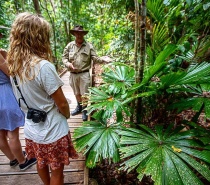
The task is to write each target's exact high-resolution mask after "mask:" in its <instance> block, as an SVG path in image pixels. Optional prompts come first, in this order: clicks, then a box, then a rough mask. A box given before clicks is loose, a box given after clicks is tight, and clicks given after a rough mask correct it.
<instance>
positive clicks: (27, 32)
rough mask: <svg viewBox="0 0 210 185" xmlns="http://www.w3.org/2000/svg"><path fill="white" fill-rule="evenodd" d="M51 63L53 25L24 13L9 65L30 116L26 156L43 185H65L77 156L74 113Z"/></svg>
mask: <svg viewBox="0 0 210 185" xmlns="http://www.w3.org/2000/svg"><path fill="white" fill-rule="evenodd" d="M51 59H52V52H51V48H50V25H49V23H48V22H47V21H46V20H45V19H44V18H42V17H40V16H38V15H35V14H31V13H27V12H24V13H20V14H19V15H18V16H17V17H16V19H15V20H14V22H13V24H12V28H11V33H10V46H9V50H8V58H7V60H8V66H9V72H10V74H11V76H13V77H15V78H14V81H15V80H16V84H15V83H14V82H13V86H14V92H15V95H16V97H17V99H19V102H20V104H21V107H22V109H23V110H24V112H25V114H26V119H25V126H24V134H25V138H26V152H27V154H28V158H33V157H36V158H37V171H38V174H39V176H40V178H41V180H42V181H43V183H44V184H45V185H61V184H63V170H64V165H68V164H69V163H70V161H69V158H77V157H78V155H77V154H76V151H75V149H74V147H73V145H72V140H71V136H70V132H69V127H68V123H67V119H68V118H69V117H70V112H69V105H68V102H67V100H66V98H65V96H64V94H63V91H62V88H61V87H62V85H63V84H64V83H63V82H62V80H61V79H60V77H59V76H58V74H57V72H56V69H55V67H54V65H53V64H51V63H50V61H51ZM15 86H17V87H18V88H15ZM50 170H51V175H50Z"/></svg>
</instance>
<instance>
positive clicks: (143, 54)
mask: <svg viewBox="0 0 210 185" xmlns="http://www.w3.org/2000/svg"><path fill="white" fill-rule="evenodd" d="M140 35H141V39H140V67H139V78H138V79H139V82H141V81H142V79H143V74H144V64H145V59H146V0H142V3H141V24H140ZM139 93H141V92H139ZM136 111H137V115H136V116H137V123H141V115H142V99H141V98H138V100H137V106H136Z"/></svg>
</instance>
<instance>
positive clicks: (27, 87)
mask: <svg viewBox="0 0 210 185" xmlns="http://www.w3.org/2000/svg"><path fill="white" fill-rule="evenodd" d="M35 67H36V71H37V74H36V77H35V79H34V80H27V81H26V82H22V83H20V81H19V79H18V78H17V81H18V84H19V86H20V89H21V92H22V94H23V96H24V98H25V100H26V103H27V104H28V106H29V107H30V108H34V109H37V110H42V111H45V112H48V113H47V119H46V121H45V122H40V123H34V122H33V121H32V120H31V119H27V118H25V126H24V134H25V137H26V138H27V139H31V140H33V141H34V142H36V143H40V144H49V143H52V142H55V141H57V140H58V139H60V138H62V137H63V136H65V135H67V134H68V131H69V128H68V123H67V120H66V118H65V117H64V116H63V115H62V114H60V113H59V112H58V109H57V107H56V105H55V102H54V100H53V99H52V98H51V96H50V95H51V94H53V93H54V92H55V91H56V90H57V89H58V88H59V87H61V86H62V85H63V84H64V83H63V82H62V80H61V79H60V77H59V76H58V74H57V72H56V69H55V67H54V65H53V64H51V63H50V62H48V61H46V60H42V61H41V62H40V63H38V64H37V65H36V66H35ZM11 82H12V85H13V89H14V94H15V96H16V98H17V99H19V98H20V97H21V96H20V93H19V92H18V90H17V88H16V87H15V85H14V82H13V80H11ZM21 108H22V109H23V111H24V112H25V114H26V115H27V111H28V109H27V107H26V105H25V104H24V102H23V101H21Z"/></svg>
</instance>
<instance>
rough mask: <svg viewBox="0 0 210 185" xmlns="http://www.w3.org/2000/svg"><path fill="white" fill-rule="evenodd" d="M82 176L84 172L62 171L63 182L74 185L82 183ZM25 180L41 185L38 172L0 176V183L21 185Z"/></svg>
mask: <svg viewBox="0 0 210 185" xmlns="http://www.w3.org/2000/svg"><path fill="white" fill-rule="evenodd" d="M83 176H84V173H83V172H79V171H77V172H69V173H64V183H65V184H74V185H79V184H82V183H83ZM26 182H28V184H31V185H43V183H42V181H41V179H40V177H39V175H38V174H27V175H8V176H0V184H1V185H22V184H26Z"/></svg>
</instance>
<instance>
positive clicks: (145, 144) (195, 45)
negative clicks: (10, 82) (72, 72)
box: [0, 0, 210, 185]
mask: <svg viewBox="0 0 210 185" xmlns="http://www.w3.org/2000/svg"><path fill="white" fill-rule="evenodd" d="M23 11H29V12H34V13H37V14H40V15H41V16H43V17H45V18H46V19H47V20H48V21H49V22H50V23H51V26H52V40H51V42H52V50H53V55H54V61H53V63H54V64H55V66H56V68H57V70H58V71H60V70H62V69H64V67H63V64H62V61H61V56H62V52H63V49H64V47H65V46H66V44H67V43H68V42H69V41H71V40H73V39H74V38H73V37H72V36H71V34H70V32H69V30H70V29H71V28H72V27H73V26H74V25H75V24H81V25H83V26H84V28H85V29H86V30H89V33H88V34H87V36H86V39H87V40H88V41H89V42H91V43H92V44H93V45H94V47H95V49H96V51H97V53H98V55H100V56H102V55H109V56H110V57H111V58H112V59H113V62H112V63H109V64H107V65H103V66H102V69H103V72H102V74H101V79H102V82H101V83H100V84H99V85H98V86H93V87H91V88H90V90H89V93H88V94H87V95H86V101H87V103H88V107H87V110H88V113H89V114H90V116H91V119H90V121H86V122H84V123H83V125H82V127H80V128H77V129H76V130H75V131H74V134H73V138H74V144H75V147H76V149H77V151H79V152H83V153H84V154H85V155H86V157H87V159H86V166H87V167H88V168H90V171H92V172H93V173H92V175H93V178H95V179H97V180H98V181H99V182H100V183H99V184H100V185H103V184H108V185H111V184H116V185H120V184H123V185H125V184H155V185H173V184H175V185H182V184H183V185H197V184H205V185H206V184H208V183H209V182H210V131H209V127H210V2H209V0H33V1H32V0H1V1H0V29H1V32H3V34H4V38H3V40H1V43H0V47H3V48H5V49H7V47H8V42H9V38H8V37H9V29H10V26H11V23H12V21H13V19H14V17H15V16H16V14H17V13H19V12H23ZM94 169H102V172H101V173H96V171H94ZM98 171H99V170H98ZM105 172H106V175H107V174H109V175H111V176H112V177H113V178H110V177H108V175H107V176H103V174H104V173H105ZM129 174H131V175H132V176H131V177H132V178H129ZM90 175H91V173H90ZM97 175H98V176H97ZM126 178H127V179H126ZM128 179H129V180H128Z"/></svg>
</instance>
